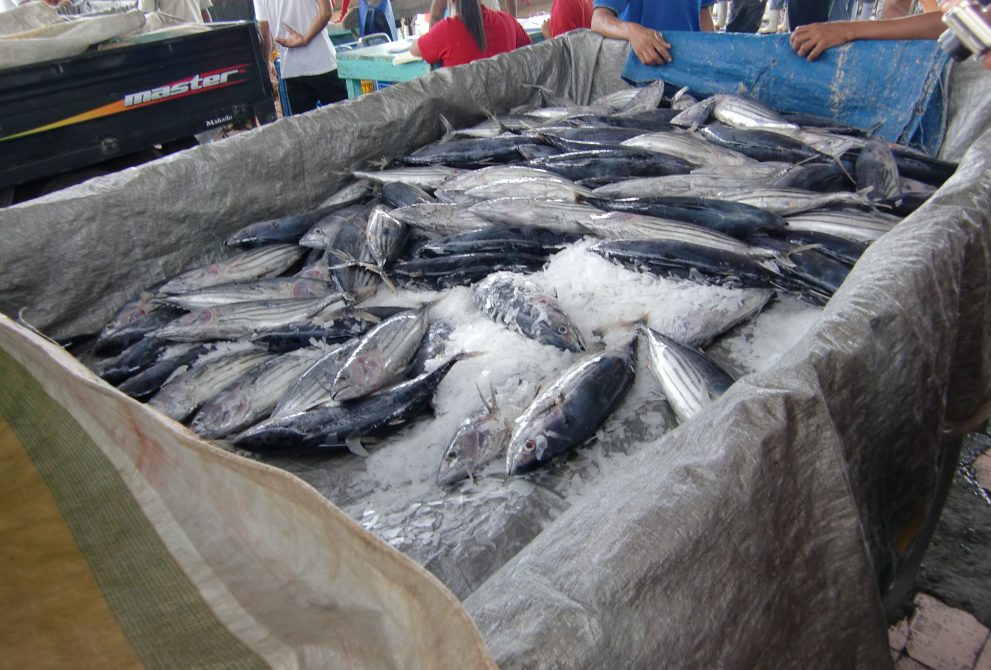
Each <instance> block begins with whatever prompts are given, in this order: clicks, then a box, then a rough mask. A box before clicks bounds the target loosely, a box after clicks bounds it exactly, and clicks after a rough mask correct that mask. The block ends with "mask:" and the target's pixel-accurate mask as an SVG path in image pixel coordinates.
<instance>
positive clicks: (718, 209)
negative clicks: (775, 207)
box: [588, 196, 788, 237]
mask: <svg viewBox="0 0 991 670" xmlns="http://www.w3.org/2000/svg"><path fill="white" fill-rule="evenodd" d="M588 202H590V203H591V204H593V205H595V206H596V207H599V208H600V209H604V210H610V211H618V212H631V213H635V214H644V215H646V216H654V217H658V218H661V219H668V220H672V219H673V220H676V221H684V222H686V223H692V224H695V225H700V226H705V227H706V228H710V229H712V230H715V231H717V232H720V233H723V234H726V235H731V236H733V237H740V236H744V235H750V234H753V233H755V232H767V231H773V230H782V229H784V228H785V227H786V226H787V225H788V224H787V222H786V221H785V220H784V219H783V218H782V217H781V216H778V215H777V214H774V213H772V212H768V211H765V210H764V209H761V208H759V207H754V206H752V205H750V204H744V203H740V202H729V201H727V200H716V199H711V198H694V197H690V196H666V197H665V196H661V197H656V198H625V199H619V200H611V199H599V198H592V199H588Z"/></svg>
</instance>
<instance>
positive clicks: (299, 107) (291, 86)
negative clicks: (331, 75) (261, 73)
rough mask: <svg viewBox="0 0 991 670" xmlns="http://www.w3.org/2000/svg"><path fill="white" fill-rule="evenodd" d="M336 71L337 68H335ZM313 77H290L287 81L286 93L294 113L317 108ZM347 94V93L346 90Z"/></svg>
mask: <svg viewBox="0 0 991 670" xmlns="http://www.w3.org/2000/svg"><path fill="white" fill-rule="evenodd" d="M335 72H336V70H335ZM312 79H313V77H289V78H288V79H285V80H283V81H285V82H286V95H287V97H288V98H289V107H290V108H291V109H292V113H293V114H302V113H304V112H308V111H310V110H311V109H316V106H317V94H316V92H315V91H314V90H313V86H312V82H311V80H312ZM345 95H347V93H346V92H345Z"/></svg>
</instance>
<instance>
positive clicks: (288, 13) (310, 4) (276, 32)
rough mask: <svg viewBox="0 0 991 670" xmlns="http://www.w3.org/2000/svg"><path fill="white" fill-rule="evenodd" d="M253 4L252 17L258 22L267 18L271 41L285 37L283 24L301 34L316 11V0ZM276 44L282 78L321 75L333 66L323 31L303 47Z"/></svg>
mask: <svg viewBox="0 0 991 670" xmlns="http://www.w3.org/2000/svg"><path fill="white" fill-rule="evenodd" d="M254 3H255V19H257V20H258V22H259V23H260V22H262V21H268V29H269V32H271V33H272V40H273V41H274V40H275V38H276V37H288V36H289V33H288V31H287V30H286V29H285V26H289V27H290V28H292V29H293V30H295V31H296V32H297V33H299V34H300V35H302V34H305V33H306V31H307V29H308V28H309V27H310V24H311V23H313V19H314V18H315V17H316V15H317V11H318V8H317V3H316V0H254ZM277 46H278V47H279V60H280V61H281V65H280V67H281V71H282V78H283V79H288V78H290V77H304V76H307V75H312V74H324V73H325V72H330V71H331V70H336V69H337V54H336V53H334V45H333V44H332V43H331V41H330V37H328V36H327V31H326V30H321V31H320V33H319V34H318V35H317V36H316V37H314V38H313V39H312V40H310V43H309V44H307V45H306V46H305V47H293V48H291V49H287V48H286V47H284V46H282V45H277Z"/></svg>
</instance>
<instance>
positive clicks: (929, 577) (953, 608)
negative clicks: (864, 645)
mask: <svg viewBox="0 0 991 670" xmlns="http://www.w3.org/2000/svg"><path fill="white" fill-rule="evenodd" d="M907 609H910V611H911V614H910V615H908V616H907V617H906V618H905V619H903V620H901V621H899V622H898V623H896V624H895V625H894V626H892V627H891V629H890V631H889V642H890V645H891V648H892V658H893V659H894V660H895V667H896V668H897V670H926V669H931V670H944V669H945V670H949V669H951V668H952V669H957V668H959V669H960V670H971V669H974V670H991V634H989V629H991V434H989V432H987V429H986V430H985V432H984V433H978V434H974V435H971V436H969V437H968V438H967V439H966V440H965V441H964V445H963V451H962V454H961V459H960V467H959V468H958V470H957V474H956V478H955V480H954V482H953V487H952V489H951V491H950V494H949V497H948V499H947V501H946V505H945V506H944V508H943V514H942V517H941V518H940V522H939V526H938V527H937V529H936V533H935V535H934V536H933V540H932V542H931V544H930V547H929V550H928V552H927V553H926V556H925V559H924V560H923V562H922V567H921V568H920V570H919V573H918V575H917V576H916V580H915V593H914V594H913V597H912V603H911V604H907Z"/></svg>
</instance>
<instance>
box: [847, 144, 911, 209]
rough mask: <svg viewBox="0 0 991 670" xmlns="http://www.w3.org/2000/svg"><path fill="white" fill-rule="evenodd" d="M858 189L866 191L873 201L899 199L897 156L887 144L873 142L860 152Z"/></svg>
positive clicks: (858, 159) (858, 158)
mask: <svg viewBox="0 0 991 670" xmlns="http://www.w3.org/2000/svg"><path fill="white" fill-rule="evenodd" d="M857 188H858V189H861V190H866V191H867V194H868V196H870V198H871V199H872V200H887V199H889V198H897V197H898V196H899V195H900V194H901V189H900V183H899V181H898V166H897V165H896V164H895V156H894V154H892V153H891V148H890V147H889V146H888V145H887V144H886V143H885V142H881V141H880V140H871V141H870V142H868V143H867V144H866V145H865V146H864V148H863V149H861V150H860V155H859V156H857Z"/></svg>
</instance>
